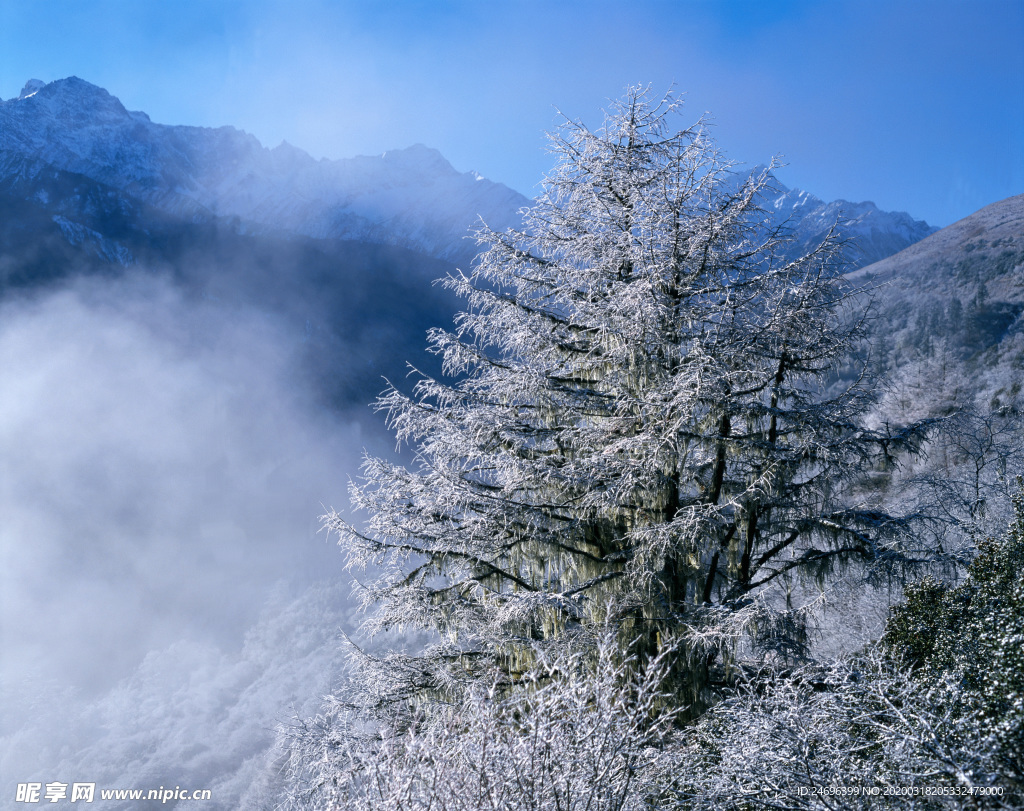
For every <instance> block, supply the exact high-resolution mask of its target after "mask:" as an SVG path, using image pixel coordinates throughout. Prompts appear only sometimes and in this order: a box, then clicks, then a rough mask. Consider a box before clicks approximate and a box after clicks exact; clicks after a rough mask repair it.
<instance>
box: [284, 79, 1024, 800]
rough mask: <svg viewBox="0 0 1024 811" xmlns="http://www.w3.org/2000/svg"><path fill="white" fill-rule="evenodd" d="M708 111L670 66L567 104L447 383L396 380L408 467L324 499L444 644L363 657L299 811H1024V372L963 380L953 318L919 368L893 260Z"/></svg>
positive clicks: (943, 310) (290, 765)
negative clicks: (790, 183)
mask: <svg viewBox="0 0 1024 811" xmlns="http://www.w3.org/2000/svg"><path fill="white" fill-rule="evenodd" d="M680 122H681V113H680V110H679V106H678V102H677V101H676V99H674V98H673V97H672V96H671V95H669V96H666V97H664V98H657V97H652V95H651V94H650V93H649V91H647V90H644V89H638V88H634V89H632V90H631V91H630V92H629V93H628V94H627V95H626V96H625V97H624V98H622V99H620V100H619V101H618V102H617V103H616V104H615V106H614V107H612V108H610V109H609V111H608V112H607V114H606V117H605V120H604V123H603V125H602V126H601V127H600V128H598V129H594V130H591V129H589V128H587V127H586V126H584V125H583V124H582V123H579V122H577V121H573V120H566V121H565V122H564V124H563V126H562V127H561V129H560V130H558V132H557V133H556V134H555V135H554V136H553V140H552V152H553V154H554V156H555V162H554V167H553V169H552V170H551V172H550V173H549V175H548V176H547V178H546V180H545V182H544V185H543V193H542V194H541V196H540V197H539V198H538V199H537V200H536V201H535V202H534V203H533V205H531V206H530V207H529V208H528V209H527V210H526V211H525V214H524V221H523V225H522V227H521V228H511V229H508V230H505V231H495V230H491V229H488V228H487V227H486V226H482V227H481V228H480V229H479V230H478V231H477V232H476V239H477V243H478V244H479V245H480V253H479V256H478V257H477V259H476V260H475V262H474V263H473V265H472V269H471V271H469V272H467V273H460V274H458V275H453V276H451V277H449V278H448V279H447V281H446V284H447V285H448V286H449V287H450V288H451V289H453V290H454V291H455V292H457V293H458V294H459V296H460V297H461V298H462V300H463V301H464V302H465V309H464V310H463V311H462V312H461V313H460V314H459V315H458V317H457V318H456V320H455V322H454V326H453V327H452V328H451V329H436V330H434V331H432V333H431V335H430V348H431V351H432V352H433V353H435V354H436V355H438V356H439V357H440V358H442V359H443V374H442V375H441V376H431V375H427V374H422V373H419V374H417V379H416V382H415V386H414V387H413V388H412V389H411V390H410V391H405V390H403V389H402V388H400V387H392V388H390V389H389V390H387V391H386V392H385V393H384V394H383V395H382V396H381V398H380V399H379V400H378V401H377V406H376V407H377V408H378V409H379V410H381V411H383V412H384V413H385V414H386V415H387V418H388V421H389V425H390V428H391V429H392V430H393V432H394V434H395V436H396V437H397V440H398V442H399V443H400V445H401V446H403V447H405V448H407V449H408V451H409V452H408V456H407V461H406V462H404V463H398V462H395V461H391V460H388V459H385V458H377V457H373V456H370V457H368V458H366V460H365V461H364V463H363V467H362V474H361V477H360V478H359V479H358V480H356V481H355V483H354V484H353V485H352V488H351V505H352V509H351V510H339V511H332V512H330V513H329V514H328V515H326V516H325V518H324V521H325V523H326V525H327V527H329V529H330V530H331V531H332V532H333V533H335V534H336V536H337V537H338V539H339V543H340V545H341V547H342V551H343V554H344V555H345V558H346V560H347V565H348V567H349V568H350V569H352V570H353V571H354V572H356V573H357V582H358V583H359V586H358V593H359V595H360V597H361V600H362V604H363V606H364V608H365V609H366V610H367V612H368V619H367V621H366V630H368V631H369V632H370V633H377V632H386V631H398V632H401V633H402V634H412V635H413V638H415V639H417V640H420V644H418V645H416V646H405V647H399V648H398V649H396V650H392V651H390V652H387V653H368V652H365V651H363V650H362V649H361V648H360V647H359V646H358V645H357V644H355V643H352V647H351V652H350V654H349V668H350V682H348V683H347V686H346V688H345V689H344V690H342V691H339V692H338V693H336V694H335V695H333V696H331V697H330V698H329V699H328V700H327V701H326V703H325V704H324V706H323V707H322V709H321V711H320V713H318V714H317V715H316V716H314V717H307V718H301V719H297V720H296V722H295V724H294V725H293V726H291V727H287V728H285V729H284V730H283V732H282V735H283V738H282V743H281V758H282V773H283V775H285V782H286V784H287V785H286V797H287V799H286V800H285V802H284V805H283V807H285V808H289V809H290V808H296V809H298V808H323V809H327V808H352V809H417V810H418V811H419V810H421V809H422V810H423V811H425V810H426V809H467V810H468V809H484V808H487V809H509V810H510V811H511V809H552V811H554V810H555V809H623V810H625V809H651V808H665V809H668V808H673V809H676V808H678V809H719V808H721V809H738V808H744V809H747V808H750V809H752V808H847V807H861V808H896V807H898V808H904V807H914V808H1019V807H1021V802H1022V799H1021V798H1022V797H1024V636H1022V633H1024V580H1022V579H1021V575H1020V572H1021V571H1022V567H1024V493H1022V492H1021V486H1022V482H1021V479H1020V472H1021V458H1022V457H1021V447H1020V445H1021V441H1022V432H1021V425H1020V415H1019V412H1018V410H1017V407H1016V403H1017V401H1016V399H1015V398H1016V396H1017V394H1018V393H1019V390H1020V384H1019V382H1018V383H1017V384H1015V385H1014V386H1013V391H1012V397H1013V398H1014V399H1013V401H1012V403H1004V402H1003V400H1001V399H1000V398H999V397H992V398H991V400H990V402H988V403H978V402H976V400H975V399H974V398H973V397H972V396H971V394H972V393H968V392H964V391H961V392H960V393H959V394H958V389H967V388H969V386H968V385H967V384H966V382H965V381H955V380H954V379H953V378H954V377H955V374H956V371H955V368H954V367H956V366H957V361H958V360H963V354H962V353H961V355H958V354H957V353H958V352H959V350H958V349H955V348H952V347H949V346H947V345H945V344H940V345H937V346H933V345H932V344H931V343H929V342H928V341H929V340H930V339H927V338H925V339H923V340H925V342H926V345H919V346H918V347H917V351H916V352H915V354H914V357H915V360H914V362H913V363H912V364H910V365H909V366H908V365H903V366H902V367H901V368H900V372H899V384H896V383H894V382H893V380H892V379H891V376H892V375H891V373H892V371H893V365H894V352H893V350H891V349H889V350H886V349H885V347H884V346H883V347H882V349H881V350H879V347H878V345H877V344H878V342H877V341H875V342H874V343H873V341H872V337H873V336H874V334H875V333H874V331H873V325H874V323H875V322H876V321H877V320H878V318H879V315H878V310H879V306H884V305H879V303H878V299H879V297H884V296H885V295H886V289H885V284H884V282H880V281H879V280H877V279H874V278H864V277H863V275H860V276H858V274H852V275H849V276H848V275H844V274H845V271H846V270H848V268H847V267H845V266H844V257H843V253H842V248H843V243H842V241H841V239H840V238H839V237H838V235H837V234H836V232H835V230H832V231H829V232H827V233H826V234H825V235H824V237H823V238H822V239H821V240H820V242H819V243H818V244H816V245H813V246H812V247H810V249H808V250H803V249H794V244H793V242H794V241H793V237H792V234H791V230H790V229H787V226H786V224H785V223H782V224H779V223H778V222H777V221H776V220H775V219H773V218H772V216H771V215H770V213H769V212H768V211H767V210H766V209H765V207H764V201H765V200H766V199H767V197H768V194H769V192H770V191H771V184H772V174H771V171H772V169H773V168H774V167H773V166H769V167H767V168H764V169H763V170H755V171H754V172H753V173H743V172H740V171H738V170H736V169H735V168H734V167H733V166H732V165H731V164H730V163H729V162H728V161H727V160H726V159H725V158H724V157H723V156H722V155H721V154H720V152H719V150H718V148H717V146H716V144H715V141H714V139H713V138H712V137H711V135H710V134H709V132H708V130H707V128H706V127H705V126H704V124H703V122H697V123H696V124H693V125H691V126H682V125H681V123H680ZM982 284H984V283H983V282H982ZM969 306H970V307H971V308H972V310H973V311H972V314H971V315H970V316H966V315H965V314H964V312H963V310H964V307H963V304H962V302H960V301H959V300H956V301H955V303H954V302H953V301H950V302H946V303H943V302H941V301H940V302H938V304H937V306H936V307H935V308H933V309H934V313H935V314H936V315H934V316H933V315H929V314H928V312H927V311H925V312H923V314H922V316H921V317H922V318H928V317H938V318H943V317H945V318H949V319H951V320H954V321H963V320H964V319H965V318H973V319H975V321H977V320H978V319H979V315H978V308H979V307H984V306H985V300H984V294H983V292H980V291H979V293H978V294H977V296H976V299H975V301H974V302H972V303H971V304H970V305H969ZM907 329H908V332H912V327H908V328H907ZM955 333H956V329H953V330H951V331H950V334H955ZM931 334H932V335H935V334H936V332H932V333H931ZM1019 337H1020V336H1018V342H1019ZM890 340H891V336H890ZM903 346H904V347H907V344H906V343H904V344H903ZM1020 359H1021V356H1020V355H1019V354H1018V355H1017V357H1016V361H1015V364H1014V368H1015V369H1017V370H1018V371H1017V374H1018V375H1019V368H1020V367H1019V364H1020ZM940 366H941V367H944V368H945V370H946V377H945V378H942V377H940V376H939V375H938V371H937V370H938V368H939V367H940ZM915 377H916V378H918V380H917V384H918V385H930V386H932V387H936V389H937V390H933V395H934V396H933V397H931V398H928V399H927V400H925V401H924V402H923V401H922V400H921V399H918V398H915V399H914V400H913V403H914V407H908V406H907V402H906V401H905V399H903V398H901V397H900V388H899V387H900V385H902V386H910V385H914V383H915ZM1018 379H1019V378H1018ZM1004 396H1005V394H1004ZM923 404H925V407H923V408H922V405H923ZM894 595H896V596H895V597H894ZM890 600H891V601H892V604H891V605H890ZM872 607H873V608H874V610H876V611H882V612H887V614H886V616H885V618H884V625H883V626H882V629H881V630H882V633H881V635H880V637H878V638H875V639H872V640H870V641H867V642H865V643H862V644H856V643H855V642H854V641H853V640H856V639H857V636H858V631H859V628H857V627H856V626H857V623H859V622H861V621H862V619H863V614H864V612H865V611H866V610H868V611H869V610H870V609H871V608H872Z"/></svg>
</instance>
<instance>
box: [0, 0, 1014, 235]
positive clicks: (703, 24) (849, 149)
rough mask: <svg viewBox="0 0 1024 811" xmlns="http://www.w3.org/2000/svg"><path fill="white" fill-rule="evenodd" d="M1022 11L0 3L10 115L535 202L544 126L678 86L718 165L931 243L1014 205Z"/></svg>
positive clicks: (650, 1) (688, 4)
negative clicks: (451, 173) (359, 164)
mask: <svg viewBox="0 0 1024 811" xmlns="http://www.w3.org/2000/svg"><path fill="white" fill-rule="evenodd" d="M1022 43H1024V0H1002V1H1000V0H970V1H969V2H968V0H818V2H799V1H796V2H781V1H780V2H771V0H754V1H751V2H747V0H735V1H732V0H675V1H674V2H661V1H659V0H618V1H617V2H602V1H601V0H590V1H589V2H582V1H579V2H573V1H572V0H558V2H555V1H554V0H550V1H548V2H543V1H542V0H463V1H462V2H445V0H426V1H424V2H421V0H377V1H376V2H371V0H360V1H358V2H357V1H356V0H334V1H333V2H330V1H329V0H291V2H287V3H286V2H270V0H192V1H191V2H189V0H178V2H175V3H166V2H155V1H154V2H148V1H147V0H0V98H10V97H11V96H16V95H17V94H18V92H19V91H20V89H21V87H22V86H23V84H24V83H25V81H26V80H27V79H29V78H38V79H43V80H45V81H51V80H53V79H58V78H62V77H64V76H69V75H77V76H80V77H81V78H83V79H86V80H88V81H90V82H93V83H94V84H98V85H100V86H102V87H105V88H107V89H108V90H109V91H110V92H111V93H113V94H114V95H116V96H118V97H119V98H120V99H121V100H122V101H123V102H124V104H125V105H126V106H127V107H128V108H129V109H138V110H144V111H146V112H147V113H149V114H150V116H151V117H152V118H153V120H155V121H158V122H162V123H171V124H196V125H204V126H220V125H224V124H231V125H234V126H237V127H239V128H241V129H244V130H246V131H248V132H251V133H253V134H254V135H256V136H257V137H258V138H259V139H260V140H261V141H262V142H263V143H264V144H266V145H268V146H276V145H277V144H278V143H280V141H282V140H287V141H289V142H290V143H293V144H295V145H296V146H299V147H302V148H304V149H306V150H307V151H309V152H310V153H312V154H313V155H315V156H317V157H330V158H340V157H349V156H352V155H356V154H377V153H380V152H383V151H385V150H388V149H393V148H398V147H404V146H408V145H411V144H413V143H425V144H427V145H429V146H433V147H436V148H438V149H440V150H441V152H442V153H443V154H444V155H445V156H446V157H447V158H448V159H449V160H450V161H451V162H452V163H453V164H454V165H455V167H456V168H458V169H460V170H462V171H468V170H470V169H473V170H476V171H478V172H480V173H482V174H484V175H486V176H487V177H490V178H492V179H494V180H498V181H501V182H504V183H507V184H508V185H510V186H513V187H514V188H517V189H519V190H520V191H522V192H524V193H526V194H528V195H529V194H532V193H534V192H535V190H536V184H537V183H538V182H539V181H540V179H541V178H542V176H543V175H544V173H545V172H546V171H547V169H548V168H550V163H551V158H550V156H549V155H548V154H546V152H545V143H546V142H545V138H544V132H545V131H548V130H551V129H552V128H553V127H554V126H555V125H556V124H557V122H558V115H557V113H556V109H558V110H561V111H562V112H564V113H565V114H566V115H568V116H570V117H572V118H582V119H583V120H584V121H587V122H588V123H595V124H596V123H598V122H599V121H600V113H599V111H600V109H601V107H602V106H603V105H604V104H605V103H606V101H607V99H608V98H611V97H616V96H618V95H620V94H621V92H622V90H623V88H625V87H626V86H627V85H629V84H635V83H644V84H646V83H650V84H652V85H653V86H654V87H655V88H656V89H667V88H668V87H670V86H673V85H674V86H675V87H676V88H677V89H678V90H680V91H682V92H684V93H685V94H686V100H687V111H688V115H689V116H690V117H692V118H694V119H695V118H697V117H698V116H699V115H701V114H702V113H704V112H705V111H708V112H710V113H711V115H712V120H713V121H714V124H715V132H716V135H717V138H718V140H719V142H720V143H721V145H722V146H723V148H724V149H725V151H726V152H727V154H728V155H729V157H731V158H733V159H735V160H739V161H743V162H747V163H752V164H753V163H760V162H766V161H767V160H768V159H769V158H770V157H771V156H772V155H774V154H781V155H782V156H783V159H784V160H785V161H786V162H787V163H788V164H789V165H788V166H787V167H786V168H785V169H784V170H782V171H781V172H780V178H781V179H782V181H783V182H785V183H786V184H788V185H790V186H796V187H800V188H804V189H806V190H808V191H811V192H813V193H815V194H817V195H819V196H821V197H824V198H826V199H836V198H843V199H848V200H855V201H859V200H873V201H874V202H876V203H877V204H878V205H879V206H880V207H882V208H886V209H897V210H906V211H909V212H910V213H911V214H913V215H914V216H915V217H918V218H923V219H926V220H928V221H929V222H930V223H933V224H936V225H948V224H949V223H951V222H953V221H955V220H957V219H959V218H960V217H963V216H966V215H968V214H970V213H972V212H973V211H975V210H977V209H978V208H980V207H982V206H984V205H987V204H988V203H992V202H995V201H996V200H1000V199H1002V198H1004V197H1008V196H1010V195H1013V194H1020V193H1022V192H1024V45H1022Z"/></svg>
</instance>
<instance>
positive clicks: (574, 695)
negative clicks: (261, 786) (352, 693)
mask: <svg viewBox="0 0 1024 811" xmlns="http://www.w3.org/2000/svg"><path fill="white" fill-rule="evenodd" d="M598 650H599V656H598V658H597V664H596V667H595V666H594V661H593V660H592V659H591V658H589V657H584V656H583V655H581V654H579V653H571V652H565V653H562V654H559V655H551V654H550V653H546V654H545V653H542V654H539V662H538V666H537V667H536V668H535V669H534V670H533V671H532V672H531V674H530V676H529V677H528V679H527V681H526V683H524V684H521V685H518V689H515V690H512V691H506V690H501V689H497V688H492V689H484V688H483V687H482V686H480V685H477V687H476V688H474V689H473V690H471V691H470V692H469V694H468V695H467V696H466V697H465V698H464V699H463V700H462V701H460V702H458V703H456V704H452V705H447V706H440V705H437V704H435V705H433V706H432V708H431V712H430V714H429V715H425V716H423V718H422V719H420V722H419V723H416V724H413V725H412V726H410V727H408V728H407V729H405V730H402V731H398V730H394V729H387V728H384V727H375V728H373V729H368V728H365V727H363V726H362V725H361V722H360V720H359V715H358V714H354V713H353V712H352V711H351V708H350V707H346V706H344V705H342V704H341V703H340V702H338V701H336V700H335V701H328V703H327V704H326V705H325V707H324V712H323V714H321V715H320V716H318V717H317V718H316V719H312V720H307V721H303V722H300V723H298V724H297V725H295V726H293V727H291V728H290V729H288V730H286V732H285V742H286V744H287V749H286V756H285V758H284V760H283V762H282V768H283V770H284V772H285V774H286V777H287V784H288V791H287V796H286V799H285V801H284V803H283V806H282V807H283V808H285V809H292V808H295V809H351V811H433V810H434V809H437V811H471V810H472V811H477V809H489V810H492V811H633V810H634V809H635V811H640V809H648V808H651V807H653V805H652V804H656V803H657V802H658V794H659V792H660V791H662V784H663V783H664V779H665V776H667V775H671V774H673V773H675V772H676V771H678V769H679V768H680V764H679V763H678V762H677V760H676V759H675V755H674V753H677V752H678V748H674V747H673V746H671V745H670V743H671V740H672V735H673V732H674V727H673V720H674V716H675V715H676V713H675V712H673V711H672V710H666V709H665V707H664V699H665V696H664V695H663V693H662V692H661V690H660V687H659V685H660V683H661V681H662V680H663V678H664V675H665V669H666V667H667V666H668V665H669V661H670V659H671V656H672V655H673V654H674V653H675V648H674V647H672V646H666V648H665V651H664V652H663V654H662V655H661V656H659V657H657V658H656V659H655V660H653V661H652V662H651V663H650V664H649V665H648V666H645V667H640V668H624V667H623V663H622V661H621V658H620V657H619V655H618V652H617V650H616V645H615V642H614V637H613V636H612V635H606V636H605V637H604V638H603V639H602V640H601V642H600V643H599V645H598ZM627 672H629V673H630V674H631V675H630V676H629V677H626V676H625V674H626V673H627Z"/></svg>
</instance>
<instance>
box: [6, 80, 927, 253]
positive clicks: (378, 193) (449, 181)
mask: <svg viewBox="0 0 1024 811" xmlns="http://www.w3.org/2000/svg"><path fill="white" fill-rule="evenodd" d="M92 184H95V185H92ZM776 186H777V193H776V194H775V195H773V196H770V197H769V198H768V199H766V201H765V203H766V205H767V206H768V208H769V209H770V210H772V211H773V212H775V214H776V219H777V220H778V221H779V222H785V223H786V224H787V226H788V227H790V228H791V229H792V231H793V233H794V235H795V237H796V239H797V245H796V246H795V247H794V250H796V249H798V248H804V249H806V248H808V247H811V246H813V245H814V244H815V243H816V242H817V241H818V240H820V238H821V237H822V236H823V235H824V234H825V232H826V231H827V230H828V228H829V227H831V225H832V224H833V223H835V222H836V221H837V220H839V221H840V227H839V233H840V235H841V236H842V237H843V238H848V239H850V240H852V242H853V243H854V247H852V248H851V249H850V250H849V251H848V255H847V258H848V260H849V261H850V262H851V263H852V264H853V266H855V267H860V266H863V265H865V264H868V263H870V262H874V261H877V260H879V259H882V258H884V257H886V256H889V255H891V254H893V253H895V252H897V251H899V250H901V249H903V248H905V247H906V246H908V245H910V244H912V243H914V242H916V241H917V240H920V239H922V238H924V237H925V236H928V234H930V233H932V232H933V231H934V230H935V229H934V228H932V227H930V226H928V225H927V224H926V223H924V222H921V221H918V220H914V219H912V218H911V217H910V216H909V215H907V214H904V213H902V212H897V213H890V212H884V211H880V210H879V209H878V208H876V207H875V205H874V204H873V203H847V202H845V201H841V200H840V201H835V202H832V203H825V202H823V201H822V200H820V199H819V198H817V197H815V196H814V195H811V194H808V193H807V192H803V191H799V190H791V189H788V188H786V187H785V186H783V185H781V184H776ZM3 192H6V193H7V195H8V196H9V198H10V199H11V200H13V201H15V205H17V204H18V203H19V202H20V201H21V200H27V201H30V202H31V204H32V207H33V208H34V210H35V211H36V212H37V213H43V212H48V213H49V219H50V220H51V222H52V226H55V227H56V231H59V233H60V235H61V236H62V237H63V239H64V240H65V242H66V243H68V244H70V245H71V246H72V247H75V248H77V249H79V252H80V253H85V254H86V255H89V256H92V257H96V258H100V259H102V260H103V261H107V262H114V263H120V264H130V263H132V262H133V261H134V253H133V252H132V250H131V249H130V248H129V247H128V245H127V243H126V240H125V237H126V236H128V234H127V232H128V231H131V230H132V225H133V223H134V224H135V225H138V223H139V222H141V219H143V217H142V214H143V213H144V212H146V211H148V212H150V214H149V215H148V218H149V219H152V212H159V213H160V214H162V215H163V216H164V217H165V218H166V217H171V218H174V219H176V220H178V221H180V222H184V223H188V222H193V223H203V222H211V221H220V222H222V223H223V224H225V225H226V226H227V227H230V228H233V229H234V230H237V231H240V232H243V233H255V234H271V233H273V234H279V235H282V234H283V235H293V236H303V237H311V238H314V239H335V240H354V241H359V242H369V243H375V244H385V245H395V246H400V247H404V248H409V249H411V250H414V251H417V252H419V253H423V254H426V255H428V256H432V257H434V258H438V259H444V260H447V261H450V262H454V263H458V264H462V265H466V264H468V263H469V262H470V261H471V260H472V257H473V256H474V254H475V252H476V246H475V245H474V244H473V242H472V240H469V239H466V235H467V233H468V231H469V229H470V227H471V226H472V225H473V224H474V223H476V222H477V221H478V220H479V219H481V218H482V219H483V220H484V221H486V222H487V223H488V224H489V225H490V226H492V227H494V228H497V229H499V230H502V229H504V228H506V227H507V226H510V225H513V224H514V223H516V222H517V221H518V211H519V209H520V208H522V207H523V206H525V205H528V204H529V201H528V200H527V199H526V198H525V197H523V196H522V195H521V194H519V193H518V192H516V191H513V190H512V189H510V188H508V187H507V186H503V185H501V184H500V183H495V182H492V181H490V180H487V179H485V178H482V177H480V176H479V175H477V174H476V173H474V172H467V173H460V172H458V171H456V170H455V169H454V168H452V166H451V164H450V163H448V161H447V160H445V159H444V157H443V156H442V155H441V154H440V153H439V152H438V151H437V150H434V149H429V148H427V147H425V146H422V145H415V146H411V147H409V148H407V149H401V150H395V151H392V152H386V153H384V154H383V155H378V156H374V157H365V156H364V157H356V158H349V159H345V160H326V159H325V160H320V161H317V160H314V159H313V158H312V157H310V156H309V155H308V154H307V153H305V152H303V151H302V150H301V149H297V148H296V147H293V146H291V145H290V144H287V143H282V144H281V145H280V146H278V147H276V148H274V149H267V148H266V147H264V146H262V145H261V144H260V142H259V141H258V140H257V139H256V138H254V137H253V136H252V135H249V134H247V133H245V132H242V131H240V130H237V129H235V128H233V127H220V128H218V129H210V128H205V127H185V126H168V125H164V124H155V123H153V122H152V121H151V120H150V118H149V116H148V115H146V114H145V113H142V112H129V111H128V110H126V109H125V108H124V106H123V105H122V104H121V102H120V101H118V100H117V99H116V98H115V97H113V96H112V95H110V94H109V93H108V92H107V91H106V90H103V89H102V88H99V87H96V86H95V85H92V84H89V83H88V82H86V81H83V80H82V79H79V78H76V77H70V78H67V79H61V80H58V81H55V82H51V83H49V84H44V83H43V82H40V81H38V80H35V79H33V80H30V81H29V82H28V83H27V84H26V85H25V88H24V90H23V91H22V92H21V94H20V95H19V97H18V98H17V99H10V100H8V101H5V102H0V193H3ZM0 205H3V203H2V201H0ZM78 205H80V208H79V209H77V210H76V206H78ZM44 219H46V217H44ZM44 231H47V232H51V233H56V231H54V228H53V227H51V226H45V227H44ZM128 241H130V240H128Z"/></svg>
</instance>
